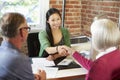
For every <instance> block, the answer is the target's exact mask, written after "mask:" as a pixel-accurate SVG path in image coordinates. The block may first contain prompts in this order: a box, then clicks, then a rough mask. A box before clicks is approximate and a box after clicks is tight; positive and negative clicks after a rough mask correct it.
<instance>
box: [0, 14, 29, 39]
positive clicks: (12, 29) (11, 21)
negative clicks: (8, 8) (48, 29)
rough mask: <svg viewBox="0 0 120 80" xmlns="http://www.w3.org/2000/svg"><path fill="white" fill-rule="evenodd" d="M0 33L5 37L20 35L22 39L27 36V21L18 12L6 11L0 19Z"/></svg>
mask: <svg viewBox="0 0 120 80" xmlns="http://www.w3.org/2000/svg"><path fill="white" fill-rule="evenodd" d="M0 28H1V34H2V36H4V37H7V38H15V37H16V36H18V35H20V36H21V37H23V38H24V39H26V38H27V35H28V31H27V30H28V29H30V28H29V27H28V25H27V22H26V20H25V18H24V16H23V15H21V14H20V13H14V12H13V13H6V14H4V15H3V17H2V18H1V19H0Z"/></svg>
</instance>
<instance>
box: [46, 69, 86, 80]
mask: <svg viewBox="0 0 120 80" xmlns="http://www.w3.org/2000/svg"><path fill="white" fill-rule="evenodd" d="M86 73H87V70H86V69H84V68H73V69H64V70H59V71H58V72H57V74H56V77H55V78H51V79H47V80H80V79H81V80H84V79H85V75H86Z"/></svg>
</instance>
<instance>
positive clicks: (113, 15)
mask: <svg viewBox="0 0 120 80" xmlns="http://www.w3.org/2000/svg"><path fill="white" fill-rule="evenodd" d="M62 1H63V0H50V7H55V8H58V9H59V10H60V11H62ZM119 8H120V1H119V0H66V9H65V11H66V12H65V27H67V28H68V29H69V31H70V33H71V35H72V36H73V35H88V36H90V25H91V23H92V21H93V18H94V17H95V16H97V15H100V14H105V15H107V16H108V18H110V19H112V20H113V21H115V22H118V18H119V15H118V13H119Z"/></svg>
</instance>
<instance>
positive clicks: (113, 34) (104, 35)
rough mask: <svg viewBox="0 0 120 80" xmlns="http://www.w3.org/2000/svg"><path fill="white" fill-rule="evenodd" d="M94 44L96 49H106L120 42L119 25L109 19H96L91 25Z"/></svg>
mask: <svg viewBox="0 0 120 80" xmlns="http://www.w3.org/2000/svg"><path fill="white" fill-rule="evenodd" d="M91 34H92V46H93V48H94V49H95V50H97V51H100V50H105V49H107V48H109V47H113V46H118V45H119V44H120V30H119V27H118V25H117V24H116V23H115V22H113V21H111V20H109V19H98V20H95V21H94V22H93V23H92V25H91Z"/></svg>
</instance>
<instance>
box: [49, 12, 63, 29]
mask: <svg viewBox="0 0 120 80" xmlns="http://www.w3.org/2000/svg"><path fill="white" fill-rule="evenodd" d="M47 22H48V23H49V24H50V27H51V29H58V28H60V26H61V17H60V16H59V14H57V13H54V14H52V15H51V16H50V17H49V19H48V21H47Z"/></svg>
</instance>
